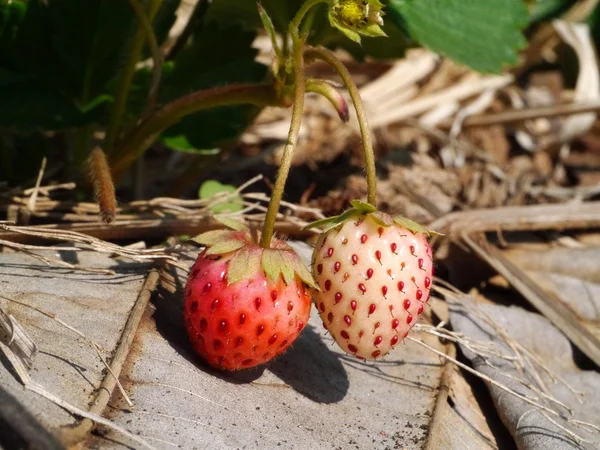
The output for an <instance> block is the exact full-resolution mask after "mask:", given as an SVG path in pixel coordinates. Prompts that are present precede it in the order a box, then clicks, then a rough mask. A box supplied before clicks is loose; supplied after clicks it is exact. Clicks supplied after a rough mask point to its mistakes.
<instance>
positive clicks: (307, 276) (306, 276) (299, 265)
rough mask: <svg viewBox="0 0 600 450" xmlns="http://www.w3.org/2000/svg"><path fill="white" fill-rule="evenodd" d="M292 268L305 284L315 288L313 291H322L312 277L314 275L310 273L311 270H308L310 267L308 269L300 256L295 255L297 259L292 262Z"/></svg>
mask: <svg viewBox="0 0 600 450" xmlns="http://www.w3.org/2000/svg"><path fill="white" fill-rule="evenodd" d="M292 264H293V265H292V267H293V269H294V272H295V273H296V275H298V276H299V277H300V279H301V280H302V281H304V283H305V284H307V285H308V286H309V287H311V288H313V289H317V290H320V289H319V287H318V286H317V283H315V280H314V279H313V277H312V274H311V273H310V270H308V267H306V265H304V263H303V262H302V260H301V259H300V257H299V256H298V255H295V258H294V259H293V260H292Z"/></svg>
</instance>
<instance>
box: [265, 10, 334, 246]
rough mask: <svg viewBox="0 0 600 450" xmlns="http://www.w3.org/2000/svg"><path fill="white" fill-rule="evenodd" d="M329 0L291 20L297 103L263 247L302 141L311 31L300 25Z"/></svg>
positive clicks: (293, 112)
mask: <svg viewBox="0 0 600 450" xmlns="http://www.w3.org/2000/svg"><path fill="white" fill-rule="evenodd" d="M325 1H326V0H308V1H307V2H305V3H304V4H303V5H302V6H301V7H300V9H299V10H298V12H297V13H296V15H295V16H294V19H293V20H292V22H291V23H290V27H289V33H290V36H291V37H292V46H293V47H292V67H293V70H294V96H293V98H294V100H293V101H294V105H293V109H292V120H291V123H290V129H289V132H288V138H287V142H286V144H285V148H284V150H283V158H282V160H281V165H280V166H279V171H278V172H277V179H276V180H275V187H274V188H273V192H272V193H271V200H270V202H269V207H268V209H267V214H266V215H265V223H264V225H263V229H262V234H261V237H260V246H261V247H263V248H270V246H271V239H272V238H273V233H274V230H275V220H276V219H277V212H278V211H279V204H280V203H281V198H282V196H283V190H284V188H285V182H286V180H287V177H288V174H289V172H290V167H291V165H292V159H293V156H294V150H295V149H296V145H297V143H298V134H299V133H300V125H301V124H302V114H303V112H304V95H305V93H306V79H305V76H304V46H305V42H306V36H307V33H306V32H303V33H300V30H299V28H300V25H301V23H302V19H304V16H305V15H306V14H307V13H308V11H309V10H310V9H311V8H312V7H313V6H315V5H317V4H319V3H324V2H325Z"/></svg>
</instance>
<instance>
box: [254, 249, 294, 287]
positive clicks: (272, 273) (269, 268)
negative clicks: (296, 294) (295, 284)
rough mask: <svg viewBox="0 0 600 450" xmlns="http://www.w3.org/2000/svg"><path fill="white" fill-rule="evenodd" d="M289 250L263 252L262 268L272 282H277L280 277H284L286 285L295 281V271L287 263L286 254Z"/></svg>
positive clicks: (266, 250)
mask: <svg viewBox="0 0 600 450" xmlns="http://www.w3.org/2000/svg"><path fill="white" fill-rule="evenodd" d="M286 252H287V250H277V249H274V248H268V249H265V250H263V254H262V259H261V266H262V268H263V270H264V271H265V273H266V275H267V277H268V278H269V279H270V280H271V281H274V282H275V281H277V279H278V278H279V275H281V276H283V281H285V284H289V283H290V282H291V281H292V280H293V279H294V271H293V269H292V268H291V267H289V266H288V265H287V264H286V263H287V261H286V259H287V258H286V257H285V253H286Z"/></svg>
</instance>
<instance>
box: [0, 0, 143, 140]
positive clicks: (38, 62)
mask: <svg viewBox="0 0 600 450" xmlns="http://www.w3.org/2000/svg"><path fill="white" fill-rule="evenodd" d="M134 20H135V19H134V15H133V12H132V10H131V7H130V6H129V4H128V2H123V1H121V0H103V1H92V2H87V1H83V2H82V1H80V0H53V1H46V0H29V1H26V2H25V1H23V0H15V1H13V2H6V1H0V68H1V70H2V71H3V72H4V73H6V72H11V73H13V74H17V75H19V76H20V77H21V80H20V81H19V82H15V83H14V84H13V85H12V86H7V85H3V86H2V87H1V88H0V97H1V98H2V99H3V102H2V103H0V124H4V125H17V126H25V127H40V126H41V127H45V128H50V129H58V128H65V127H70V126H78V125H82V124H85V123H89V122H91V121H94V120H97V119H98V118H99V117H100V116H99V114H100V113H104V112H105V109H106V108H105V107H106V103H107V100H110V97H109V96H108V95H107V94H109V93H111V92H112V91H109V90H108V88H107V87H108V84H109V80H110V79H111V78H113V77H114V76H115V71H116V70H117V68H118V67H119V66H120V64H121V63H122V60H123V53H124V52H125V47H127V46H126V45H123V44H124V42H127V37H128V36H129V34H130V32H131V28H132V25H133V24H134ZM13 81H14V80H13ZM13 110H14V113H13ZM11 113H13V114H11Z"/></svg>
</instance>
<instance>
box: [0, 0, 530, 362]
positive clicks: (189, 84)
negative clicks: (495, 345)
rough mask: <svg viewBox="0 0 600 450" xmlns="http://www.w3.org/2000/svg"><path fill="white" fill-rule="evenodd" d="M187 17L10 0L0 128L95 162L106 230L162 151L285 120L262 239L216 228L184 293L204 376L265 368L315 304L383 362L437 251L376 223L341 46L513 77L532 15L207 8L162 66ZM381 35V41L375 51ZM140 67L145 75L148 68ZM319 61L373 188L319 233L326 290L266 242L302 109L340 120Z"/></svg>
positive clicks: (407, 6)
mask: <svg viewBox="0 0 600 450" xmlns="http://www.w3.org/2000/svg"><path fill="white" fill-rule="evenodd" d="M179 3H180V2H179V1H177V0H147V1H145V2H141V1H140V0H129V1H128V2H125V1H123V0H102V1H94V2H81V1H80V0H55V1H50V2H48V1H45V0H28V1H25V0H13V1H9V0H0V94H1V95H2V98H3V100H4V106H3V107H2V108H0V126H2V127H4V128H5V129H10V130H11V132H15V130H16V132H17V133H20V134H24V135H26V134H28V133H29V134H35V133H36V132H37V131H38V130H40V129H43V130H52V131H53V132H56V131H60V130H74V131H72V132H68V133H66V135H65V136H66V137H68V139H66V141H67V142H68V143H69V145H68V148H70V149H71V152H70V153H71V157H70V158H71V160H72V162H73V167H78V166H79V165H80V164H81V163H82V162H83V161H84V160H86V159H87V160H88V161H89V164H90V166H91V169H92V173H93V174H94V177H93V178H94V188H95V190H96V192H97V197H98V200H99V204H100V207H101V209H102V217H103V218H104V219H105V220H106V221H110V220H112V219H113V218H114V214H115V201H114V186H113V185H112V177H111V174H112V175H114V176H115V177H117V179H118V178H120V177H121V176H122V175H123V174H124V173H125V171H126V170H127V169H128V168H129V167H130V166H131V165H132V164H133V163H134V162H135V161H136V160H137V159H139V158H140V157H141V156H142V155H143V154H144V152H145V151H146V150H147V149H148V148H149V147H150V146H151V145H152V144H154V143H155V142H157V141H160V142H161V143H162V144H163V145H165V146H166V147H168V148H171V149H174V150H179V151H188V152H194V153H198V154H202V153H203V149H214V148H218V147H223V146H225V145H226V144H227V142H229V141H231V140H232V139H235V137H236V136H237V135H239V134H240V133H241V132H242V131H243V129H244V128H245V127H246V126H247V125H248V123H249V122H250V121H251V120H252V118H253V117H254V116H255V115H256V113H257V112H258V111H259V110H260V108H262V107H265V106H279V107H290V106H291V107H292V119H291V125H290V130H289V135H288V139H287V142H286V146H285V149H284V154H283V158H282V161H281V166H280V169H279V172H278V175H277V179H276V182H275V186H274V189H273V193H272V196H271V200H270V204H269V208H268V211H267V214H266V217H265V221H264V225H263V228H262V231H261V235H260V237H258V236H256V235H254V233H252V232H251V230H249V229H247V228H246V227H245V226H244V225H242V224H238V223H235V222H232V221H231V220H228V219H221V220H222V221H223V222H224V224H225V225H226V226H228V227H229V228H231V230H217V231H211V232H209V233H206V234H203V235H200V236H198V237H196V238H195V240H196V241H197V242H198V243H200V244H202V245H204V246H206V249H205V250H204V251H203V252H202V253H201V254H200V255H199V257H198V260H197V262H196V264H195V266H194V269H193V271H192V273H191V275H190V279H189V282H188V286H187V288H186V299H185V323H186V329H187V331H188V334H189V337H190V339H191V341H192V343H193V345H194V348H195V349H196V351H197V352H198V353H199V354H200V356H202V357H203V358H204V359H205V360H206V361H207V362H208V363H209V364H212V365H214V366H216V367H220V368H225V369H240V368H245V367H251V366H254V365H257V364H261V363H263V362H266V361H268V360H269V359H270V358H273V357H274V356H276V355H278V354H279V353H281V352H282V351H284V350H285V349H286V348H288V347H289V345H291V344H292V343H293V341H294V339H295V338H296V337H297V336H298V334H299V333H300V332H301V330H302V328H303V326H304V325H305V324H306V322H307V320H308V314H309V310H310V301H309V297H310V295H309V291H310V290H311V289H312V290H313V293H314V295H315V297H316V298H317V303H318V305H319V310H320V313H321V315H322V317H323V321H324V324H325V325H326V326H327V327H328V329H329V330H330V332H331V333H332V335H333V337H334V338H335V339H336V341H337V342H338V343H339V344H340V345H341V347H342V348H343V349H344V350H346V351H348V352H349V353H351V354H354V355H355V356H358V357H361V358H376V357H379V356H383V355H384V354H385V353H387V352H388V351H389V349H390V348H392V347H393V346H394V345H395V344H396V343H397V342H398V341H399V340H400V339H402V338H403V337H404V336H405V335H406V333H407V332H408V330H409V329H410V327H411V326H412V324H413V323H414V321H415V320H416V318H417V317H418V316H419V315H420V314H421V313H422V310H423V307H424V304H425V303H426V301H427V299H428V296H429V289H430V285H431V279H432V270H433V263H432V259H431V250H430V248H429V246H428V245H427V242H426V238H425V235H426V234H427V230H424V229H422V228H421V227H420V226H418V225H417V224H414V223H413V222H411V221H409V220H407V219H404V218H391V217H388V216H386V215H385V214H383V213H382V212H378V211H377V209H376V198H375V192H376V190H375V183H376V175H375V162H374V155H373V148H372V139H371V133H370V130H369V127H368V123H367V118H366V114H365V110H364V107H363V105H362V101H361V99H360V96H359V95H358V88H357V87H356V85H355V84H354V82H353V80H352V77H351V76H350V74H349V72H348V70H347V69H346V68H345V67H344V65H343V64H342V63H341V62H340V60H339V59H338V58H337V56H336V54H335V53H334V52H333V51H332V49H335V48H338V47H343V48H345V49H346V50H348V51H349V52H350V53H351V54H353V55H354V56H355V57H356V58H359V59H360V58H364V57H366V56H373V57H378V58H389V57H396V56H400V55H401V54H402V52H403V51H404V50H405V49H406V48H407V47H408V46H410V45H414V44H415V43H416V41H419V42H421V43H422V44H423V45H426V46H428V47H431V48H432V49H434V50H436V51H438V52H440V53H442V54H445V55H448V56H450V57H452V58H454V59H456V60H458V61H460V62H462V63H464V64H467V65H470V66H472V67H474V68H476V69H478V70H482V71H490V72H493V71H499V70H500V69H501V68H502V67H503V66H504V65H506V64H511V63H514V62H515V61H516V57H517V55H516V51H517V50H518V49H519V48H521V47H522V46H523V45H524V43H525V41H524V38H523V36H522V34H521V30H522V29H523V28H524V27H525V26H526V24H527V22H528V20H529V12H528V9H527V7H526V4H525V3H524V2H523V1H521V0H470V1H468V2H466V1H462V0H447V1H444V2H436V1H433V0H431V1H430V0H387V1H385V2H381V1H379V0H306V1H305V2H301V1H299V0H294V1H290V2H280V1H276V0H264V2H263V3H262V5H259V6H258V8H257V7H256V5H255V3H254V1H250V0H236V1H235V2H232V1H231V0H222V1H218V2H214V3H213V4H211V5H210V6H208V2H204V1H200V2H198V4H197V5H196V9H195V11H194V13H193V14H192V17H191V19H190V22H189V23H188V24H187V26H186V27H185V30H184V32H183V33H182V34H181V36H180V38H179V39H178V40H177V41H176V42H174V43H171V44H170V46H169V47H168V48H167V49H166V50H165V49H164V48H163V47H164V46H165V44H166V42H167V41H166V34H167V33H166V32H167V30H169V29H170V28H171V25H172V24H173V22H174V19H175V15H174V12H175V10H176V8H177V7H178V6H179ZM384 16H385V17H387V18H389V20H385V21H384ZM490 19H493V20H490ZM258 28H263V29H264V30H265V31H266V33H267V35H268V36H269V37H270V39H271V42H272V44H273V53H274V55H273V56H274V57H273V61H272V64H271V65H270V67H269V68H267V67H266V66H265V65H263V64H260V63H258V62H257V61H256V60H255V56H256V52H255V50H253V49H252V47H251V43H252V41H253V40H254V38H255V37H256V34H257V29H258ZM383 36H388V39H385V40H383V39H379V38H381V37H383ZM124 43H127V45H124ZM146 46H147V48H148V50H145V47H146ZM215 48H218V51H215ZM148 58H151V59H152V65H151V68H148V66H147V65H142V64H140V62H142V61H144V60H146V59H148ZM315 60H320V61H323V62H325V63H327V64H329V65H330V66H331V67H333V68H334V69H335V70H336V71H337V72H338V74H339V75H340V77H341V78H342V80H343V81H344V84H345V85H346V87H347V88H348V90H349V93H350V97H351V99H352V101H353V104H354V106H355V109H356V113H357V116H358V121H359V124H360V131H361V135H362V140H363V144H364V149H365V165H366V169H367V181H368V199H367V200H368V202H367V203H363V202H358V201H357V202H355V203H354V204H353V208H352V209H351V210H349V211H347V212H346V213H344V214H342V215H341V216H339V217H337V218H331V219H327V220H326V221H325V222H320V223H318V225H322V226H326V231H325V232H324V234H323V236H322V237H321V239H320V241H319V244H318V245H317V248H316V253H315V258H314V259H315V264H314V266H313V270H314V271H315V277H316V279H317V282H318V287H319V288H320V289H319V288H318V287H317V284H316V283H315V282H314V281H313V278H312V276H311V275H310V273H308V271H307V269H306V268H305V267H304V266H303V265H302V263H301V262H300V260H299V258H298V256H297V255H296V254H295V253H294V251H293V250H292V249H291V248H289V247H288V246H287V245H285V243H283V242H282V241H280V240H278V239H274V238H273V232H274V224H275V219H276V216H277V211H278V208H279V203H280V201H281V199H282V195H283V192H284V188H285V182H286V179H287V176H288V173H289V170H290V166H291V160H292V156H293V152H294V149H295V147H296V144H297V141H298V133H299V129H300V123H301V120H302V113H303V109H304V97H305V94H306V93H308V92H313V93H316V94H319V95H322V96H323V97H325V98H326V99H328V100H329V101H330V103H331V104H332V106H333V107H334V108H335V109H336V111H337V112H338V114H339V116H340V118H341V119H342V120H348V115H349V109H348V105H347V104H346V102H345V101H344V99H343V97H342V96H341V95H340V93H339V92H338V91H337V90H336V89H335V88H334V87H333V86H332V85H331V84H329V83H328V82H327V81H326V80H316V79H307V78H306V76H305V67H306V65H308V64H310V63H312V62H313V61H315ZM98 131H101V133H98ZM0 144H2V145H3V147H5V148H10V145H9V146H7V145H5V144H4V143H3V142H0ZM13 151H14V153H17V154H18V153H19V152H18V149H16V148H13ZM88 156H89V159H88ZM3 160H4V161H7V162H8V163H10V162H11V161H10V160H11V157H10V156H8V157H7V156H6V153H4V155H3ZM365 237H366V239H365ZM330 253H331V254H330ZM334 254H335V256H334ZM340 255H341V256H340ZM355 256H356V257H357V258H358V257H360V258H359V260H358V261H356V262H355V261H354V259H355ZM342 266H343V269H342ZM346 274H347V275H348V276H347V277H346ZM392 282H393V283H392ZM345 283H346V284H345ZM394 283H395V284H394ZM373 292H375V293H376V294H377V295H373V294H372V293H373ZM367 297H368V300H367ZM388 316H389V317H388ZM367 334H369V335H368V336H367Z"/></svg>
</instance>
